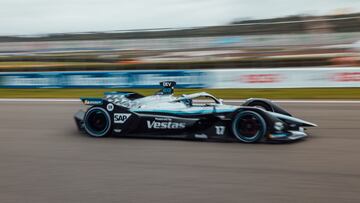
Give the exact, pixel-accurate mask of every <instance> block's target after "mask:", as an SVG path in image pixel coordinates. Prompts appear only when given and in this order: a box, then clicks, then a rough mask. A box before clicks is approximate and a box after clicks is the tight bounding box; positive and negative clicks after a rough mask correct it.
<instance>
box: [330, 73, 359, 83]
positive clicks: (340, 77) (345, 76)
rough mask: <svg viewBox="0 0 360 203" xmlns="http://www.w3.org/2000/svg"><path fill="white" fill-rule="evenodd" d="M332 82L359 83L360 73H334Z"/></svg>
mask: <svg viewBox="0 0 360 203" xmlns="http://www.w3.org/2000/svg"><path fill="white" fill-rule="evenodd" d="M333 80H334V81H336V82H360V72H350V73H336V74H335V75H334V77H333Z"/></svg>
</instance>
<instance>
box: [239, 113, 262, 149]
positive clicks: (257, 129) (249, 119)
mask: <svg viewBox="0 0 360 203" xmlns="http://www.w3.org/2000/svg"><path fill="white" fill-rule="evenodd" d="M232 131H233V133H234V135H235V137H236V138H237V139H238V140H239V141H241V142H245V143H255V142H259V141H260V140H261V139H262V138H263V137H264V136H265V134H266V122H265V119H264V118H263V117H262V116H261V115H260V114H259V113H256V112H254V111H240V112H239V113H238V114H236V116H235V117H234V120H233V123H232Z"/></svg>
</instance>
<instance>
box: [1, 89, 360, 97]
mask: <svg viewBox="0 0 360 203" xmlns="http://www.w3.org/2000/svg"><path fill="white" fill-rule="evenodd" d="M157 90H158V89H0V98H79V97H101V96H102V95H103V93H104V92H108V91H134V92H138V93H140V94H144V95H151V94H153V93H154V92H156V91H157ZM201 91H205V92H208V93H211V94H214V95H215V96H216V97H219V98H223V99H245V98H250V97H258V98H269V99H360V88H311V89H307V88H302V89H176V90H175V92H176V95H180V94H189V93H194V92H201Z"/></svg>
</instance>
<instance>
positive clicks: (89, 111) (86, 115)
mask: <svg viewBox="0 0 360 203" xmlns="http://www.w3.org/2000/svg"><path fill="white" fill-rule="evenodd" d="M96 110H98V111H101V112H102V113H104V115H105V117H106V119H107V122H108V124H107V127H106V128H105V130H104V132H102V133H96V132H94V131H93V130H91V127H88V122H87V120H88V116H89V114H90V113H91V112H93V111H96ZM84 124H85V131H86V133H87V134H88V135H90V136H91V137H106V136H108V135H109V133H110V132H111V128H112V123H111V117H110V114H109V113H108V112H107V111H106V110H105V109H104V108H101V107H92V108H90V109H89V110H88V111H87V112H86V114H85V117H84Z"/></svg>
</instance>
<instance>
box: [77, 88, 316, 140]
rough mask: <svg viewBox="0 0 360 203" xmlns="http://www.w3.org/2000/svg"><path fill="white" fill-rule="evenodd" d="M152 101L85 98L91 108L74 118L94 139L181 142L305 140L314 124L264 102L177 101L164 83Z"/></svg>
mask: <svg viewBox="0 0 360 203" xmlns="http://www.w3.org/2000/svg"><path fill="white" fill-rule="evenodd" d="M160 85H161V86H162V89H161V90H160V91H158V92H156V93H155V94H154V95H151V96H143V95H141V94H138V93H135V92H107V93H105V94H104V97H103V98H81V101H82V102H83V103H84V104H85V105H89V106H90V107H89V108H87V109H86V110H80V111H78V112H77V113H76V114H75V122H76V124H77V127H78V129H79V130H80V131H83V132H85V133H87V134H88V135H90V136H92V137H106V136H111V135H114V136H122V137H152V138H178V139H179V138H180V139H194V140H213V141H230V142H244V143H256V142H265V141H293V140H299V139H302V138H305V137H307V134H306V132H305V128H306V127H316V124H314V123H311V122H308V121H304V120H302V119H299V118H295V117H293V116H292V115H291V114H290V113H288V112H287V111H286V110H284V109H282V108H281V107H279V106H278V105H276V104H274V103H273V102H271V101H269V100H266V99H248V100H246V101H245V102H244V103H243V104H242V105H240V106H234V105H227V104H224V103H223V100H222V99H218V98H216V97H215V96H213V95H211V94H209V93H206V92H199V93H194V94H183V95H181V96H174V87H175V85H176V82H174V81H164V82H160Z"/></svg>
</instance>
